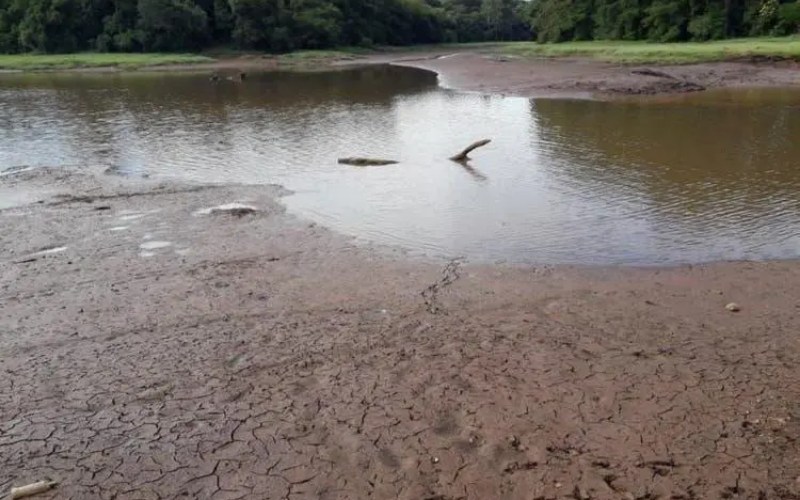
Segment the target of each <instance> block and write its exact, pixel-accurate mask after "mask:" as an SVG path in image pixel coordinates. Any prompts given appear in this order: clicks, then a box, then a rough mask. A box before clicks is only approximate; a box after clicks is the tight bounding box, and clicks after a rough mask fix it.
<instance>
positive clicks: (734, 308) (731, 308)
mask: <svg viewBox="0 0 800 500" xmlns="http://www.w3.org/2000/svg"><path fill="white" fill-rule="evenodd" d="M725 309H727V310H729V311H730V312H739V311H741V310H742V308H741V307H739V304H737V303H736V302H731V303H730V304H728V305H726V306H725Z"/></svg>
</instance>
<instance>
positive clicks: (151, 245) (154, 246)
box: [139, 241, 172, 250]
mask: <svg viewBox="0 0 800 500" xmlns="http://www.w3.org/2000/svg"><path fill="white" fill-rule="evenodd" d="M171 246H172V243H170V242H169V241H146V242H144V243H142V244H141V245H139V248H141V249H142V250H158V249H160V248H167V247H171Z"/></svg>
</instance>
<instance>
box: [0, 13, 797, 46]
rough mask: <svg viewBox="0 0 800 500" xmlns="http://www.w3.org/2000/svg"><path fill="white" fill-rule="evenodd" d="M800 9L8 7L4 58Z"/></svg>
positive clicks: (576, 26)
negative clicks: (23, 53) (16, 54)
mask: <svg viewBox="0 0 800 500" xmlns="http://www.w3.org/2000/svg"><path fill="white" fill-rule="evenodd" d="M798 27H800V0H788V1H787V0H530V1H528V0H0V52H4V53H22V52H38V53H66V52H78V51H100V52H151V51H152V52H173V51H198V50H203V49H208V48H212V47H233V48H237V49H255V50H266V51H273V52H286V51H292V50H299V49H324V48H332V47H343V46H364V47H370V46H374V45H411V44H425V43H442V42H478V41H506V40H531V39H536V40H538V41H541V42H561V41H567V40H593V39H604V40H653V41H685V40H712V39H720V38H730V37H741V36H758V35H784V34H790V33H796V32H797V31H798Z"/></svg>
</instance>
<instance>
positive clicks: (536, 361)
mask: <svg viewBox="0 0 800 500" xmlns="http://www.w3.org/2000/svg"><path fill="white" fill-rule="evenodd" d="M0 187H2V188H6V189H13V190H20V191H21V190H26V191H30V192H34V193H35V192H39V193H41V198H42V200H41V201H42V202H41V203H34V204H32V205H26V206H22V207H17V208H11V209H5V210H2V211H0V227H2V234H3V235H4V237H3V243H2V247H0V269H2V275H1V276H2V278H1V279H0V296H2V300H1V301H0V352H2V353H3V357H2V359H1V360H0V372H1V373H2V377H0V390H2V394H4V395H6V399H5V402H4V404H3V405H2V406H1V407H0V490H2V491H7V489H8V488H9V487H10V486H11V485H12V484H13V485H21V484H26V483H29V482H33V481H36V480H39V479H42V478H44V477H49V478H52V479H54V480H57V481H59V482H60V486H59V487H58V488H57V489H56V490H55V492H53V493H52V494H51V495H50V496H49V497H48V496H47V495H42V496H41V497H40V498H75V499H78V498H80V499H93V498H117V499H123V498H140V499H141V498H176V497H181V498H215V499H216V498H228V499H233V498H368V497H369V498H404V499H421V498H442V499H444V498H447V499H450V498H475V499H486V498H526V499H529V498H595V499H605V498H609V499H610V498H621V499H627V498H768V499H772V498H776V499H777V498H796V497H797V495H800V472H798V471H800V448H798V446H797V439H798V436H800V406H798V401H800V372H798V370H797V366H798V362H800V344H798V342H797V332H798V331H799V330H800V303H798V299H797V298H798V297H800V263H797V262H774V263H721V264H715V265H706V266H694V267H692V266H686V267H680V268H674V269H631V268H580V267H510V266H499V267H498V266H482V265H474V264H470V263H464V262H460V261H458V260H453V261H442V262H438V261H421V260H412V259H408V258H406V257H404V256H403V255H402V253H400V252H397V251H393V250H391V249H382V248H370V247H361V246H356V245H354V244H353V242H352V241H351V240H350V239H348V238H346V237H343V236H341V235H337V234H334V233H332V232H330V231H328V230H326V229H324V228H320V227H317V226H314V225H313V224H309V223H307V222H305V221H302V220H299V219H297V218H295V217H293V216H291V215H288V214H286V213H285V212H284V210H283V208H282V206H281V205H280V203H279V202H278V199H277V197H278V196H279V195H280V194H281V190H280V189H279V188H273V187H240V186H217V187H212V186H193V185H181V184H158V183H155V182H147V183H140V182H137V183H132V182H130V181H124V180H119V179H117V178H114V177H108V176H105V177H100V178H95V177H90V176H81V175H76V174H68V173H66V172H64V171H58V170H55V171H34V172H23V173H20V174H17V175H11V176H5V177H2V178H0ZM45 188H46V191H45ZM229 202H242V203H246V204H249V205H252V206H254V207H256V208H257V209H258V211H257V212H256V213H255V214H250V215H244V216H241V217H239V216H235V215H230V214H216V215H202V214H198V211H200V210H202V209H206V208H209V207H214V206H218V205H221V204H224V203H229ZM43 251H44V252H43ZM731 301H736V302H738V303H740V304H741V306H742V310H741V311H740V312H738V313H732V312H729V311H727V310H726V309H725V304H726V303H728V302H731Z"/></svg>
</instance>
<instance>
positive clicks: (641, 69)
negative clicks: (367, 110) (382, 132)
mask: <svg viewBox="0 0 800 500" xmlns="http://www.w3.org/2000/svg"><path fill="white" fill-rule="evenodd" d="M498 50H499V49H498V48H493V47H492V46H491V45H487V46H485V47H482V48H472V47H470V46H465V47H463V48H459V47H451V46H448V47H446V48H431V49H428V50H425V49H416V50H412V51H402V50H394V51H390V52H383V53H382V52H376V53H372V54H361V55H356V54H352V55H351V54H348V55H343V56H341V57H338V56H327V57H326V56H322V55H321V56H320V57H319V58H318V59H315V58H313V57H310V58H292V57H289V56H287V57H279V56H272V55H266V54H264V55H259V54H248V55H240V56H230V57H220V58H218V59H216V60H213V61H209V62H201V63H190V64H165V65H155V66H143V67H141V68H139V69H138V70H137V71H144V72H187V71H188V72H205V73H208V74H209V75H211V74H215V73H216V74H219V75H221V76H222V77H223V78H225V77H227V76H231V77H238V75H239V74H240V73H241V72H245V73H247V72H259V71H321V70H333V69H342V68H352V67H357V66H362V65H373V64H396V65H401V66H410V67H415V68H422V69H427V70H430V71H435V72H437V73H439V75H440V76H441V81H442V84H443V85H444V86H446V87H450V88H454V89H458V90H467V91H477V92H485V93H495V94H509V95H516V96H522V97H579V98H601V99H602V98H608V97H614V96H626V95H656V94H671V93H684V92H697V91H701V90H704V89H714V88H729V87H794V86H798V85H800V62H797V61H792V60H770V59H769V58H763V59H761V60H756V59H751V60H747V61H745V60H741V61H728V62H705V63H697V64H673V65H665V64H646V65H642V64H621V63H610V62H603V61H600V60H596V59H591V58H531V57H512V56H504V55H501V54H500V53H499V52H498ZM56 71H66V72H78V73H84V72H87V73H104V72H119V71H130V70H126V69H124V68H118V67H84V68H74V69H68V70H56Z"/></svg>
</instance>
